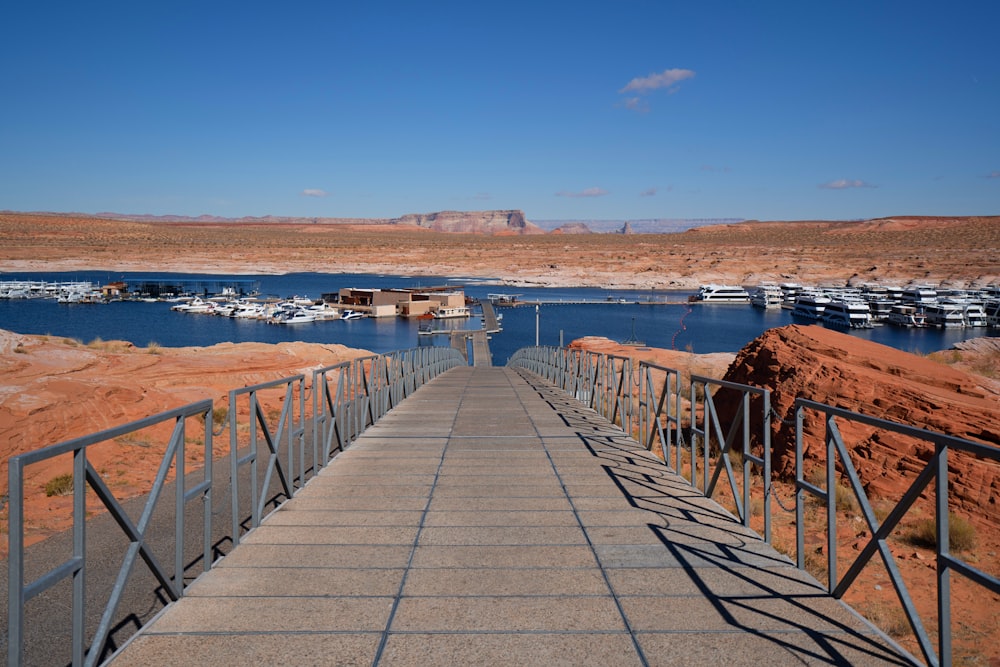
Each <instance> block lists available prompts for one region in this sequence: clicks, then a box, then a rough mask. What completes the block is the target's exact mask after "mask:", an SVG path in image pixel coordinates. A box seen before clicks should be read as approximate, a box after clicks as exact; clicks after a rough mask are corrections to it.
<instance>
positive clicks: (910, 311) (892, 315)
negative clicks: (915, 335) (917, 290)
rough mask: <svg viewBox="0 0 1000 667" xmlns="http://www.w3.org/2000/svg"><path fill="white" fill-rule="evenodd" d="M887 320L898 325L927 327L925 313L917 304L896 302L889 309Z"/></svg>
mask: <svg viewBox="0 0 1000 667" xmlns="http://www.w3.org/2000/svg"><path fill="white" fill-rule="evenodd" d="M886 322H888V323H889V324H891V325H893V326H896V327H925V326H927V320H926V318H925V317H924V313H923V311H921V310H918V309H917V307H916V306H910V305H905V304H896V305H895V306H893V307H892V309H891V310H890V311H889V317H887V318H886Z"/></svg>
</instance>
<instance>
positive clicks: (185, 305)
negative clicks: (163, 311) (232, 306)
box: [170, 296, 215, 313]
mask: <svg viewBox="0 0 1000 667" xmlns="http://www.w3.org/2000/svg"><path fill="white" fill-rule="evenodd" d="M214 305H215V304H213V303H212V302H210V301H205V300H204V299H202V298H201V297H200V296H196V297H194V298H193V299H191V300H190V301H185V302H182V303H178V304H177V305H174V306H170V310H176V311H178V312H181V313H207V312H208V311H209V310H210V309H211V308H212V307H213V306H214Z"/></svg>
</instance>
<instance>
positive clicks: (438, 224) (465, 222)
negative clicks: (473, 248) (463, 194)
mask: <svg viewBox="0 0 1000 667" xmlns="http://www.w3.org/2000/svg"><path fill="white" fill-rule="evenodd" d="M389 223H390V224H393V225H409V226H413V227H423V228H425V229H432V230H434V231H436V232H460V233H465V234H544V233H545V231H544V230H542V229H541V228H539V227H537V226H535V225H533V224H531V223H530V222H528V220H527V219H526V218H525V217H524V211H519V210H508V211H440V212H438V213H411V214H409V215H404V216H403V217H401V218H394V219H393V220H390V221H389Z"/></svg>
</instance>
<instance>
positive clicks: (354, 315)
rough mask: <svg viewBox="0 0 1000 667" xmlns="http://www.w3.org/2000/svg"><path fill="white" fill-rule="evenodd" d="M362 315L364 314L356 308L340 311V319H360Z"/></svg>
mask: <svg viewBox="0 0 1000 667" xmlns="http://www.w3.org/2000/svg"><path fill="white" fill-rule="evenodd" d="M362 317H364V314H363V313H359V312H358V311H356V310H345V311H343V312H342V313H340V319H342V320H360V319H361V318H362Z"/></svg>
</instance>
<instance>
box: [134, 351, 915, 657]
mask: <svg viewBox="0 0 1000 667" xmlns="http://www.w3.org/2000/svg"><path fill="white" fill-rule="evenodd" d="M223 662H225V663H227V664H294V665H330V664H338V665H355V664H357V665H470V664H475V665H496V664H504V665H587V664H591V665H646V664H648V665H753V666H754V667H760V666H761V665H778V664H788V665H802V664H906V663H905V661H903V660H901V659H900V658H898V657H896V655H895V654H894V653H893V652H892V651H891V649H888V648H886V646H885V644H884V643H883V642H882V641H881V640H880V639H879V637H878V636H877V635H876V634H874V633H873V632H872V631H871V630H870V629H869V628H868V627H867V626H866V625H864V624H863V623H861V622H860V621H859V620H858V619H857V617H856V616H854V614H853V613H852V612H850V611H849V610H848V609H847V608H846V607H845V606H843V605H842V604H840V603H839V602H837V601H834V600H833V599H831V598H828V597H826V596H825V595H824V594H823V591H822V590H821V589H820V588H818V587H817V585H816V583H815V581H813V580H812V579H811V577H809V576H808V575H806V574H803V573H801V572H800V571H798V570H797V569H795V568H794V567H793V566H792V565H791V563H790V562H788V561H787V560H786V559H785V558H784V557H782V556H779V555H778V554H777V553H776V552H774V551H773V550H772V549H771V548H770V547H768V546H767V545H765V544H764V543H763V542H761V541H760V540H759V539H758V538H757V537H756V536H755V535H753V534H751V533H749V532H748V531H746V530H745V529H743V528H742V527H741V526H740V525H739V524H738V523H736V522H735V521H734V520H733V519H732V517H731V516H730V515H729V514H728V513H726V512H725V511H724V510H722V509H721V508H720V507H719V506H718V505H716V504H715V503H714V502H712V501H710V500H706V499H705V498H703V497H702V496H700V495H699V494H698V493H697V492H695V491H694V490H693V489H692V488H691V487H689V486H688V485H687V484H686V483H685V482H683V480H681V479H680V478H678V477H676V476H675V475H673V474H672V473H670V472H669V471H667V470H666V468H664V467H663V465H662V464H660V463H659V462H658V461H657V460H656V459H655V458H654V457H652V456H651V455H650V454H648V453H647V452H645V451H644V450H642V449H641V448H639V447H637V446H636V444H635V442H634V441H632V440H630V439H628V438H626V437H625V436H624V435H623V434H622V432H621V430H619V429H617V428H615V427H613V426H612V425H610V424H609V423H608V422H607V421H605V420H603V419H602V418H600V417H598V416H596V415H595V414H594V413H593V412H592V411H589V410H586V409H584V408H582V407H581V406H580V405H579V404H578V403H576V402H575V401H573V400H571V399H569V398H567V397H566V396H565V395H563V394H562V393H560V392H557V391H555V390H553V389H551V388H550V387H548V385H546V383H544V382H542V381H537V382H536V381H535V380H534V379H531V378H528V379H525V378H522V377H521V376H520V375H519V374H518V373H517V372H516V371H514V370H510V369H504V368H460V369H455V370H452V371H449V372H448V373H446V374H444V375H443V376H441V377H439V378H438V379H436V380H434V381H433V382H431V383H430V384H429V385H427V386H425V387H423V388H422V389H420V390H419V391H418V392H417V393H416V394H414V396H412V397H411V398H409V399H407V400H406V401H405V402H404V403H403V404H402V405H401V406H399V407H398V408H396V409H395V410H393V411H392V412H391V413H390V414H389V415H388V416H386V417H385V418H384V419H383V420H382V421H380V422H379V423H378V424H377V425H375V426H374V427H372V428H371V429H369V430H368V431H367V432H366V433H365V434H364V435H363V436H362V437H361V438H360V439H359V440H358V441H357V442H356V444H355V445H354V446H352V447H351V448H350V449H349V450H348V451H346V452H345V453H343V454H341V455H340V456H339V457H338V458H337V459H336V460H335V461H333V463H332V464H331V465H330V466H328V467H327V468H326V469H325V470H324V471H323V472H322V473H321V474H320V475H319V476H318V477H317V478H315V479H314V480H313V481H312V482H310V483H309V484H308V485H307V486H306V488H305V489H303V490H302V491H301V492H300V493H299V495H298V496H296V497H295V498H294V499H293V500H291V501H289V502H288V503H286V504H285V505H284V507H282V508H281V509H280V510H279V511H278V512H276V513H275V514H274V515H272V516H271V517H270V518H269V519H268V520H267V521H266V522H265V524H264V525H263V526H262V527H261V528H259V529H258V530H257V531H255V532H254V533H252V534H251V535H250V536H249V537H248V538H247V539H246V540H245V541H244V542H243V543H242V544H241V545H240V546H239V547H238V548H237V549H235V550H234V551H233V553H232V554H230V555H229V556H228V557H226V558H225V559H224V560H223V561H222V562H221V563H220V564H219V565H218V566H217V567H216V568H215V569H213V570H212V571H211V572H209V573H208V574H206V575H204V576H203V577H202V578H201V579H199V580H198V581H197V582H196V583H195V584H194V585H193V586H192V587H191V588H190V590H189V594H188V597H185V598H184V599H182V600H181V601H180V602H178V603H176V604H174V605H172V606H171V607H169V608H168V609H166V610H165V611H164V613H163V614H162V615H161V616H160V617H159V618H158V619H156V620H155V621H154V622H153V623H152V624H150V625H149V626H147V627H146V628H145V629H144V630H143V631H142V632H141V633H140V634H139V635H137V636H136V638H135V639H134V641H133V642H132V643H131V644H130V645H128V646H127V647H126V649H125V650H124V651H123V652H122V653H121V654H120V655H119V656H118V659H117V660H116V662H115V664H116V666H121V665H148V664H203V665H204V664H213V663H215V664H222V663H223Z"/></svg>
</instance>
